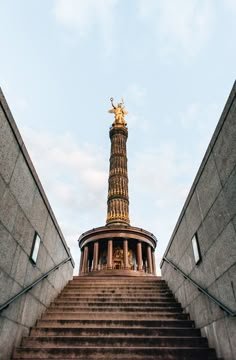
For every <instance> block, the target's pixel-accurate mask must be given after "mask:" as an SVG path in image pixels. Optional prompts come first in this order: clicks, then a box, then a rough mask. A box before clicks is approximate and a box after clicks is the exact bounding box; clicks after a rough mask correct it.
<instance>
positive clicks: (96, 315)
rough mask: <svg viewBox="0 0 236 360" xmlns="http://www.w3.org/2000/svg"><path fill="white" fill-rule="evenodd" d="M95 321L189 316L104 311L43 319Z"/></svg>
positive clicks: (48, 315) (57, 314)
mask: <svg viewBox="0 0 236 360" xmlns="http://www.w3.org/2000/svg"><path fill="white" fill-rule="evenodd" d="M91 318H93V319H94V320H106V319H112V320H119V319H121V320H125V319H127V320H138V319H140V320H141V319H142V320H145V319H150V318H151V319H153V320H160V319H173V320H187V319H188V315H187V314H182V313H168V312H160V313H159V312H158V313H157V312H152V313H147V314H146V313H143V312H134V313H133V312H125V313H122V312H120V311H119V312H114V313H111V312H110V311H102V312H93V313H91V312H89V311H88V312H84V313H79V314H78V313H75V312H66V313H65V312H45V313H44V314H43V315H42V319H45V320H46V319H61V320H68V319H71V320H73V319H74V320H80V319H81V320H86V319H91Z"/></svg>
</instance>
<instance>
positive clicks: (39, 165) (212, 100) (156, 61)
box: [0, 0, 236, 271]
mask: <svg viewBox="0 0 236 360" xmlns="http://www.w3.org/2000/svg"><path fill="white" fill-rule="evenodd" d="M235 18H236V0H54V1H53V0H21V1H19V0H0V33H1V44H0V54H1V56H0V86H1V87H2V90H3V92H4V94H5V96H6V98H7V101H8V103H9V106H10V108H11V110H12V113H13V116H14V118H15V121H16V123H17V125H18V127H19V129H20V132H21V134H22V136H23V138H24V141H25V143H26V146H27V148H28V150H29V152H30V155H31V157H32V160H33V163H34V165H35V168H36V170H37V172H38V174H39V177H40V179H41V181H42V184H43V186H44V188H45V191H46V194H47V196H48V199H49V201H50V203H51V205H52V208H53V210H54V212H55V215H56V217H57V219H58V222H59V224H60V226H61V228H62V231H63V233H64V235H65V238H66V240H67V242H68V244H69V246H70V248H71V251H72V254H73V256H74V259H75V261H76V264H77V265H78V261H79V260H78V259H79V249H78V245H77V239H78V237H79V235H80V234H81V233H82V232H84V231H86V230H88V229H90V228H93V227H96V226H102V225H104V224H105V218H106V198H107V179H108V169H109V152H110V140H109V135H108V134H109V127H110V125H111V123H112V121H113V116H112V115H111V114H108V113H107V110H109V109H110V107H111V105H110V101H109V99H110V97H111V96H112V97H114V99H115V102H118V101H119V100H120V99H121V97H124V99H125V105H126V109H127V110H128V111H129V115H127V122H128V127H129V139H128V159H129V161H128V166H129V195H130V219H131V224H132V225H134V226H139V227H142V228H144V229H146V230H149V231H151V232H153V233H154V234H155V235H156V237H157V238H158V246H157V261H158V263H159V262H160V260H161V257H162V255H163V253H164V251H165V248H166V245H167V243H168V241H169V238H170V236H171V233H172V231H173V228H174V225H175V224H176V222H177V219H178V216H179V214H180V211H181V209H182V207H183V204H184V201H185V199H186V196H187V194H188V192H189V189H190V187H191V184H192V182H193V180H194V177H195V175H196V172H197V170H198V168H199V165H200V163H201V160H202V158H203V155H204V153H205V151H206V148H207V145H208V143H209V141H210V138H211V136H212V134H213V131H214V129H215V127H216V124H217V122H218V120H219V117H220V114H221V112H222V110H223V107H224V105H225V102H226V100H227V97H228V95H229V92H230V90H231V88H232V86H233V82H234V80H235V68H236V65H235V64H236V48H235V34H236V21H235ZM76 271H77V270H76Z"/></svg>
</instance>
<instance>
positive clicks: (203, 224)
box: [161, 83, 236, 360]
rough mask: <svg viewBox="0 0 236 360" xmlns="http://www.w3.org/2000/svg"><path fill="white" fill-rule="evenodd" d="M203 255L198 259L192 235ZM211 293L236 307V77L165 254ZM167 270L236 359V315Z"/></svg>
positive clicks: (213, 337) (218, 344)
mask: <svg viewBox="0 0 236 360" xmlns="http://www.w3.org/2000/svg"><path fill="white" fill-rule="evenodd" d="M195 234H197V236H198V241H199V246H200V251H201V256H202V260H201V262H200V263H199V264H198V265H196V264H195V260H194V255H193V249H192V243H191V239H192V237H193V236H194V235H195ZM164 256H165V257H166V258H168V259H170V260H172V262H173V263H174V264H176V265H177V266H178V267H179V268H180V269H181V270H182V271H184V272H185V273H186V274H187V275H189V276H190V277H191V278H192V279H193V280H195V281H196V282H197V283H198V284H199V285H201V286H202V287H203V288H205V289H207V290H208V291H209V293H211V294H212V295H214V296H215V297H216V298H217V299H219V300H220V301H221V302H222V303H223V304H225V305H226V306H227V307H229V308H230V309H231V310H233V311H236V83H235V84H234V87H233V89H232V91H231V94H230V96H229V99H228V101H227V103H226V106H225V108H224V111H223V113H222V116H221V118H220V121H219V123H218V125H217V128H216V130H215V133H214V135H213V138H212V140H211V142H210V144H209V147H208V149H207V152H206V154H205V157H204V159H203V161H202V164H201V166H200V169H199V171H198V174H197V176H196V179H195V181H194V183H193V186H192V188H191V190H190V193H189V195H188V198H187V200H186V203H185V205H184V208H183V210H182V212H181V215H180V217H179V220H178V222H177V225H176V227H175V230H174V232H173V235H172V237H171V240H170V242H169V245H168V247H167V250H166V252H165V255H164ZM161 266H162V276H163V278H164V279H165V280H166V281H167V282H168V284H169V286H170V288H171V289H172V291H173V292H174V294H175V296H176V298H177V299H178V300H179V301H180V302H181V304H182V306H183V308H184V309H185V311H186V312H188V313H190V316H191V318H192V319H193V320H195V322H196V325H197V327H199V328H201V331H202V334H203V335H205V336H207V337H208V340H209V344H210V346H212V347H214V348H215V349H216V350H217V354H218V356H220V357H223V358H224V359H225V360H233V359H236V317H232V316H229V315H226V313H225V312H224V311H222V310H221V309H220V308H219V307H218V306H217V305H215V304H214V303H213V302H212V301H210V300H208V298H207V297H206V296H205V295H203V294H201V293H200V292H199V291H198V290H197V289H196V288H195V287H194V286H193V285H191V284H190V283H189V281H188V280H185V279H184V278H183V276H182V275H180V274H179V273H177V272H176V271H175V270H174V269H173V268H172V267H171V266H170V265H169V264H167V263H166V262H162V264H161Z"/></svg>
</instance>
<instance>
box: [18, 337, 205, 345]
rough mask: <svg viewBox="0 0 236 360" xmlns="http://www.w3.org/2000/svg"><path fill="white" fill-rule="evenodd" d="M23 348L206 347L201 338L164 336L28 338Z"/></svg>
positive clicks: (25, 338) (24, 340)
mask: <svg viewBox="0 0 236 360" xmlns="http://www.w3.org/2000/svg"><path fill="white" fill-rule="evenodd" d="M22 346H23V347H32V348H41V347H44V348H53V347H55V348H58V347H64V346H66V347H67V348H70V347H81V346H89V347H91V346H94V347H110V346H113V347H116V348H120V347H131V348H132V347H146V346H148V347H174V346H176V347H207V340H206V339H205V338H202V337H199V336H198V337H177V336H175V337H165V336H153V337H151V336H133V337H127V336H104V337H97V336H66V337H65V336H28V337H24V338H23V340H22Z"/></svg>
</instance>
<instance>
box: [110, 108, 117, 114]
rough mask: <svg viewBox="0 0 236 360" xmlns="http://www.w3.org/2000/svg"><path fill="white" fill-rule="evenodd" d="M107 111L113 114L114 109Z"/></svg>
mask: <svg viewBox="0 0 236 360" xmlns="http://www.w3.org/2000/svg"><path fill="white" fill-rule="evenodd" d="M108 112H109V113H111V114H114V113H115V112H116V110H115V109H111V110H108Z"/></svg>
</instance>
